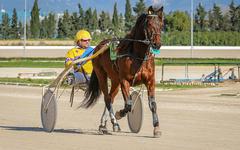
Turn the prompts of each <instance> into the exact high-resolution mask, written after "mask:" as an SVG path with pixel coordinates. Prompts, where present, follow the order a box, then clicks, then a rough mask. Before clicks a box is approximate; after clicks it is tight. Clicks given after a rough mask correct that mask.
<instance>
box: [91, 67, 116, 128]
mask: <svg viewBox="0 0 240 150" xmlns="http://www.w3.org/2000/svg"><path fill="white" fill-rule="evenodd" d="M95 72H96V74H97V77H98V79H99V80H98V81H99V86H100V88H101V90H102V92H103V94H104V101H105V107H106V108H107V110H108V112H109V116H110V118H111V122H112V124H113V129H114V131H118V130H120V127H119V124H118V123H117V120H116V118H115V116H114V112H113V107H112V102H113V101H112V100H113V98H114V97H115V96H116V93H117V89H118V85H117V84H116V85H115V84H113V85H115V88H114V86H113V85H112V88H111V91H110V94H108V84H107V74H106V72H104V71H103V70H100V69H99V70H95ZM106 114H107V111H105V109H104V112H103V115H102V118H101V125H100V126H99V130H100V131H101V132H104V130H106V122H107V117H106Z"/></svg>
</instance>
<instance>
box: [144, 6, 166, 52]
mask: <svg viewBox="0 0 240 150" xmlns="http://www.w3.org/2000/svg"><path fill="white" fill-rule="evenodd" d="M162 27H163V7H161V8H158V9H154V8H153V7H152V6H150V7H149V8H148V12H147V14H146V19H145V25H144V30H145V31H144V32H145V38H146V39H147V40H149V42H150V46H151V47H152V48H153V49H159V48H160V47H161V31H162Z"/></svg>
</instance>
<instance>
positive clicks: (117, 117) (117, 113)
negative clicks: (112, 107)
mask: <svg viewBox="0 0 240 150" xmlns="http://www.w3.org/2000/svg"><path fill="white" fill-rule="evenodd" d="M115 118H116V119H117V120H120V119H122V117H121V115H120V111H117V112H116V113H115Z"/></svg>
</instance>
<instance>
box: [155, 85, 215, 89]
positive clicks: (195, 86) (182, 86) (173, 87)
mask: <svg viewBox="0 0 240 150" xmlns="http://www.w3.org/2000/svg"><path fill="white" fill-rule="evenodd" d="M156 87H157V88H161V89H174V90H177V89H178V90H180V89H192V88H207V87H212V86H210V85H204V84H202V85H175V84H173V85H166V84H161V83H159V84H156Z"/></svg>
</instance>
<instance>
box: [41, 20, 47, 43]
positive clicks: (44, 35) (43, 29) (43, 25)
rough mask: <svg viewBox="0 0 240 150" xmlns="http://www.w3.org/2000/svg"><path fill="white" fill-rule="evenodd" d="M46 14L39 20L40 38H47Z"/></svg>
mask: <svg viewBox="0 0 240 150" xmlns="http://www.w3.org/2000/svg"><path fill="white" fill-rule="evenodd" d="M47 22H48V20H47V16H45V17H44V19H43V20H42V21H41V26H40V38H42V39H44V38H47V28H48V27H47Z"/></svg>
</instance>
